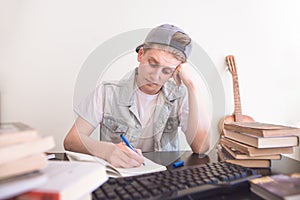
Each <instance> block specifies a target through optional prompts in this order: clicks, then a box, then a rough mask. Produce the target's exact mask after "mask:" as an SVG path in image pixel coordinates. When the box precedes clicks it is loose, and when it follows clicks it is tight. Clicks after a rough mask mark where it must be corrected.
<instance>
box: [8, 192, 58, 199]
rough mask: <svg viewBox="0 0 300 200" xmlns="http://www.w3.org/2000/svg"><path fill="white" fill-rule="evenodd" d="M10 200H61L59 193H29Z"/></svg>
mask: <svg viewBox="0 0 300 200" xmlns="http://www.w3.org/2000/svg"><path fill="white" fill-rule="evenodd" d="M12 200H62V199H61V197H60V195H59V193H55V192H39V191H30V192H26V193H24V194H21V195H19V196H17V197H15V198H13V199H12Z"/></svg>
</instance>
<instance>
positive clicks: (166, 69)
mask: <svg viewBox="0 0 300 200" xmlns="http://www.w3.org/2000/svg"><path fill="white" fill-rule="evenodd" d="M162 72H163V73H164V74H167V75H169V74H172V73H173V70H172V69H171V68H163V69H162Z"/></svg>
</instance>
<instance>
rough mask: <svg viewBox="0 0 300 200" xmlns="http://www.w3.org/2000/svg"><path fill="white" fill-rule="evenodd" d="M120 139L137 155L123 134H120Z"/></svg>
mask: <svg viewBox="0 0 300 200" xmlns="http://www.w3.org/2000/svg"><path fill="white" fill-rule="evenodd" d="M120 137H121V139H122V140H123V142H125V144H126V146H128V147H129V148H130V149H131V150H132V151H134V152H135V153H137V154H138V152H137V151H136V150H135V149H134V148H133V146H132V145H131V144H130V143H129V141H128V140H127V139H126V137H125V136H124V135H123V134H121V135H120ZM143 165H145V163H143Z"/></svg>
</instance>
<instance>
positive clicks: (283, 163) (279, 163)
mask: <svg viewBox="0 0 300 200" xmlns="http://www.w3.org/2000/svg"><path fill="white" fill-rule="evenodd" d="M144 156H145V157H147V158H149V159H150V160H153V161H154V162H156V163H159V164H162V165H165V166H167V169H168V171H172V170H181V169H183V168H186V167H187V166H197V165H202V164H207V163H212V162H217V161H218V156H217V153H216V151H211V152H210V153H209V154H207V155H205V154H201V155H198V154H194V153H192V152H191V151H178V152H176V151H173V152H150V153H144ZM56 160H68V158H67V156H66V154H65V153H56ZM179 160H183V161H184V163H185V164H184V165H185V167H183V168H178V169H174V168H173V166H172V163H173V162H175V161H179ZM299 171H300V161H297V160H294V159H291V158H288V157H286V156H283V157H282V159H281V160H272V167H271V168H270V169H261V170H259V173H261V174H263V175H271V174H279V173H293V172H299ZM96 191H97V190H96ZM96 191H95V192H96ZM223 192H224V193H221V194H212V195H211V196H207V197H205V199H207V200H216V199H223V200H231V199H243V200H262V198H260V197H258V196H257V195H255V194H254V193H252V192H251V191H250V190H249V185H248V184H246V185H245V186H242V187H237V188H235V189H231V190H225V191H223ZM186 198H187V197H186ZM94 199H95V198H94ZM181 199H185V197H182V198H181ZM193 199H198V198H197V196H196V197H195V196H194V197H193Z"/></svg>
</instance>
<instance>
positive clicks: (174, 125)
mask: <svg viewBox="0 0 300 200" xmlns="http://www.w3.org/2000/svg"><path fill="white" fill-rule="evenodd" d="M178 124H179V121H178V118H177V117H169V118H168V121H167V123H166V126H165V128H164V133H177V130H178Z"/></svg>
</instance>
